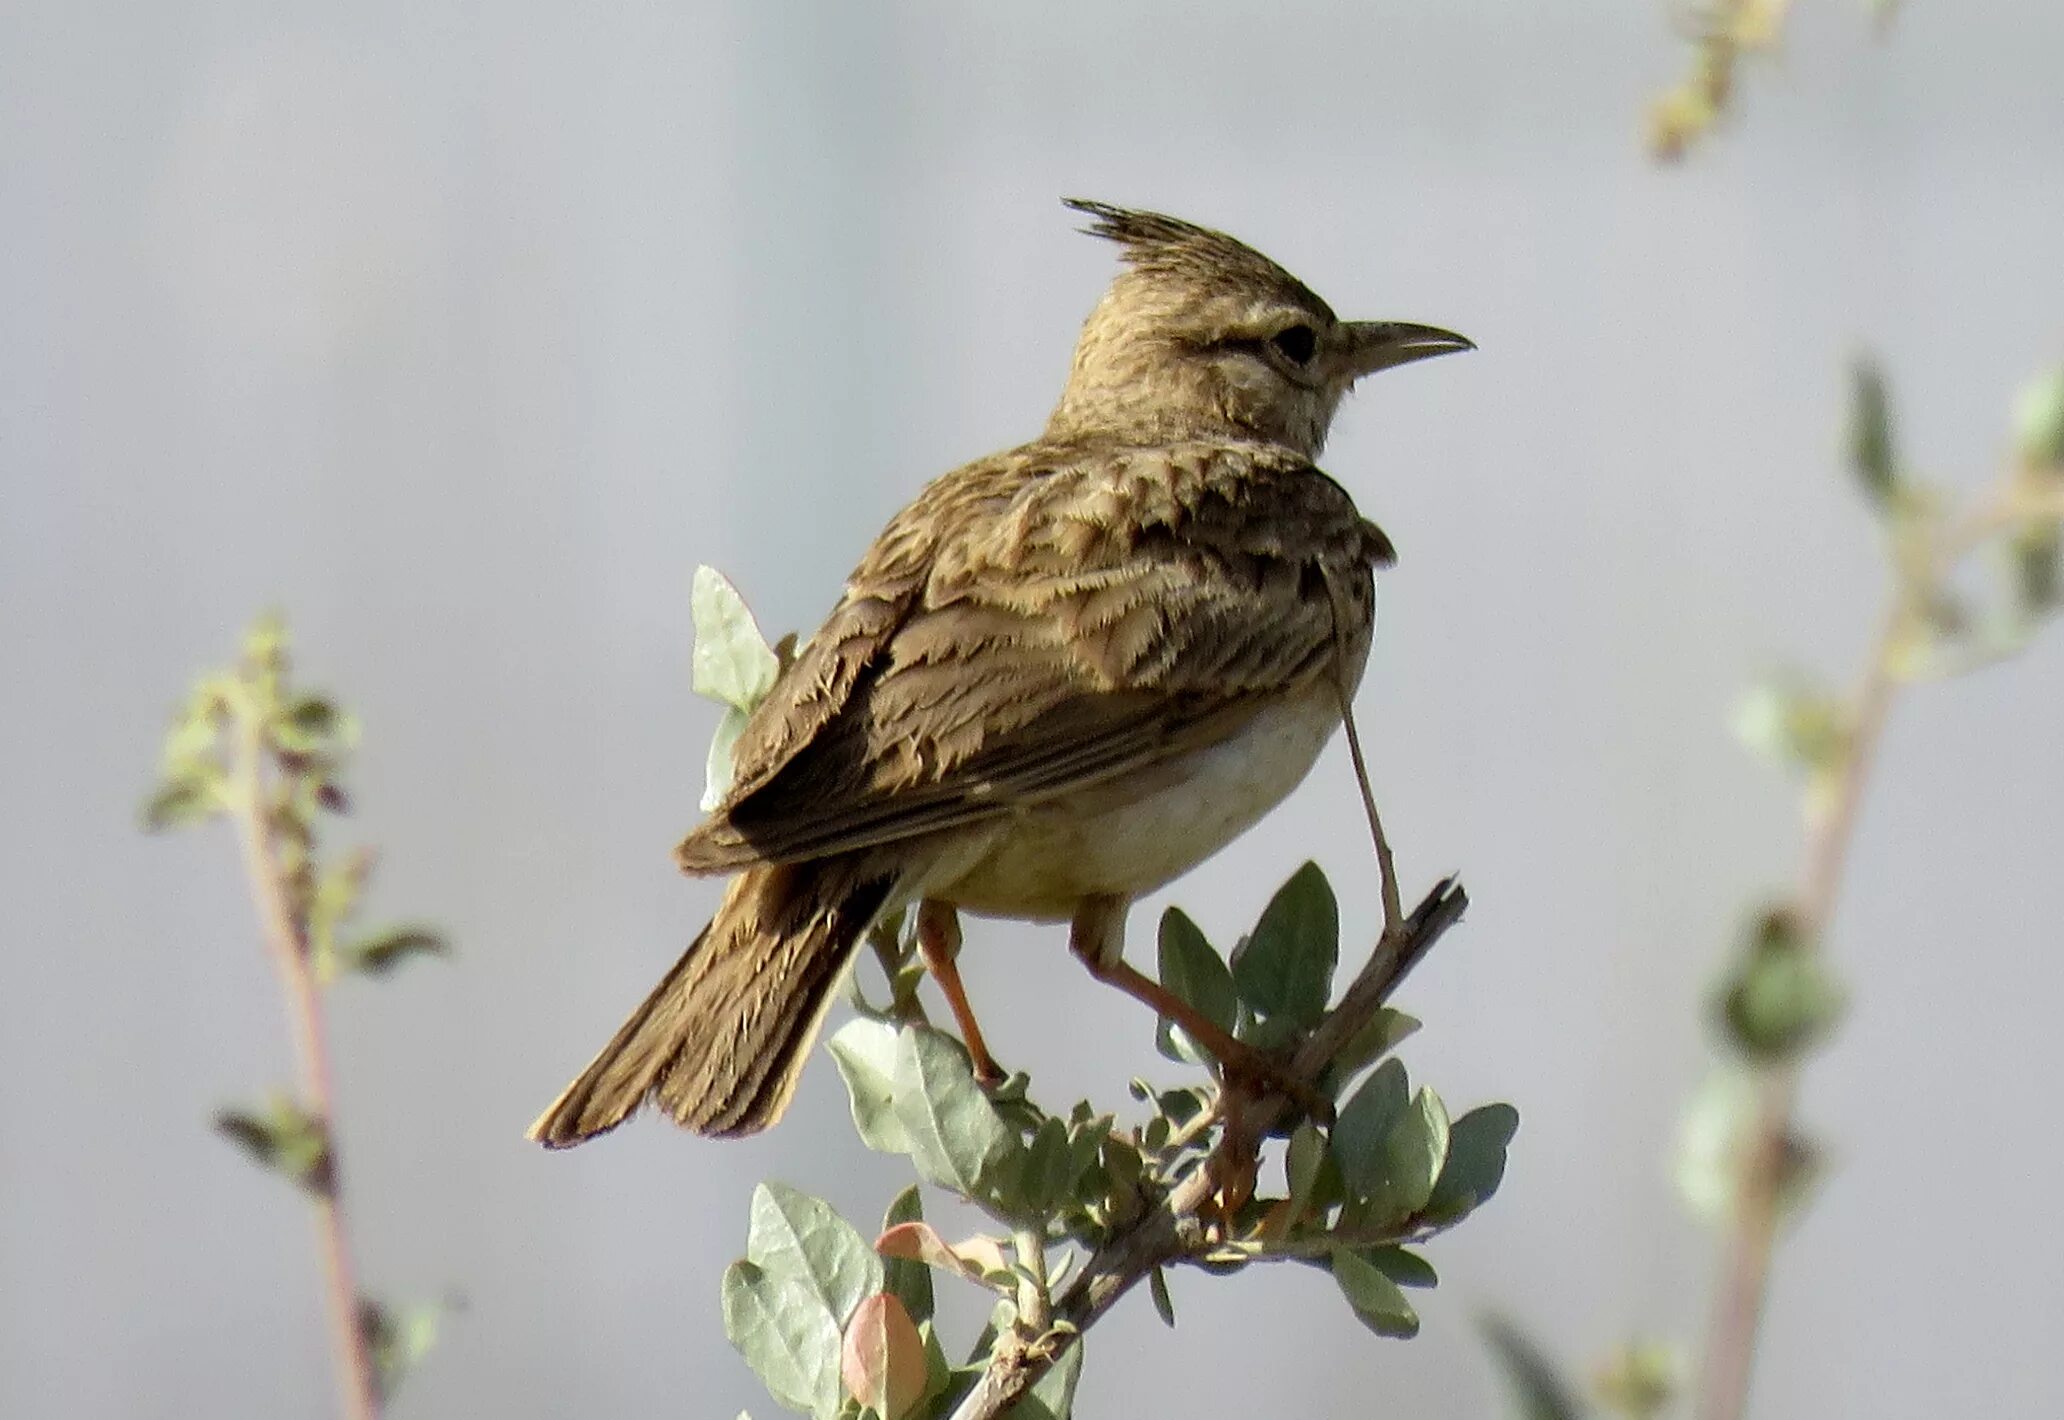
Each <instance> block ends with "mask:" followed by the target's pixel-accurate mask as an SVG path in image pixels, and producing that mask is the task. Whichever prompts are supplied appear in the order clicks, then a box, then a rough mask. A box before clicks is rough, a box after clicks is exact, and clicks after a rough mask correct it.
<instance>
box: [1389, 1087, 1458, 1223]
mask: <svg viewBox="0 0 2064 1420" xmlns="http://www.w3.org/2000/svg"><path fill="white" fill-rule="evenodd" d="M1448 1135H1449V1129H1448V1111H1447V1108H1446V1107H1445V1106H1444V1105H1442V1104H1441V1101H1440V1096H1439V1095H1436V1094H1435V1093H1434V1092H1433V1091H1432V1090H1429V1089H1425V1088H1423V1087H1422V1088H1421V1089H1420V1091H1419V1093H1418V1095H1417V1096H1416V1097H1415V1098H1414V1099H1413V1101H1412V1104H1411V1107H1410V1108H1409V1109H1407V1110H1405V1111H1404V1113H1403V1115H1402V1116H1401V1117H1400V1118H1399V1119H1398V1121H1397V1122H1396V1123H1395V1124H1393V1125H1392V1126H1391V1127H1390V1132H1389V1133H1388V1134H1386V1135H1385V1136H1384V1139H1383V1160H1384V1169H1383V1171H1384V1194H1385V1197H1386V1198H1387V1199H1388V1200H1390V1201H1391V1202H1392V1203H1393V1204H1394V1205H1395V1206H1396V1208H1397V1209H1398V1211H1399V1212H1401V1213H1404V1214H1408V1215H1409V1214H1412V1213H1416V1212H1418V1211H1419V1210H1420V1209H1421V1208H1423V1207H1425V1206H1426V1201H1427V1200H1428V1199H1429V1198H1431V1197H1433V1188H1434V1184H1435V1183H1437V1182H1438V1181H1439V1179H1440V1176H1441V1167H1442V1165H1443V1164H1445V1163H1446V1162H1447V1158H1448Z"/></svg>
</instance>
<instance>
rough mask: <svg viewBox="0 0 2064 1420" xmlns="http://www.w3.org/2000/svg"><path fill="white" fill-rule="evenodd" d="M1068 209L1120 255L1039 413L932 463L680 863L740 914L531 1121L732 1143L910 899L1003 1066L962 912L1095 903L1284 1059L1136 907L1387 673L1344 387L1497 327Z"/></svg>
mask: <svg viewBox="0 0 2064 1420" xmlns="http://www.w3.org/2000/svg"><path fill="white" fill-rule="evenodd" d="M1065 205H1066V206H1068V207H1069V208H1071V209H1073V210H1074V211H1076V212H1079V213H1081V214H1083V216H1085V217H1086V218H1087V219H1088V225H1087V226H1086V227H1085V228H1084V229H1083V230H1084V231H1085V232H1087V233H1088V234H1090V235H1093V236H1097V237H1102V238H1105V239H1107V240H1109V241H1111V242H1113V243H1115V244H1116V245H1117V247H1118V254H1119V257H1120V259H1121V260H1120V267H1119V271H1118V273H1117V274H1116V276H1115V277H1114V278H1113V279H1112V281H1111V282H1110V284H1109V286H1108V288H1107V289H1106V290H1105V292H1104V294H1103V296H1102V298H1101V299H1100V300H1099V301H1098V302H1097V304H1096V306H1095V307H1094V309H1093V310H1092V311H1091V313H1090V315H1089V317H1088V319H1087V320H1086V321H1085V323H1084V324H1083V327H1082V331H1081V335H1080V338H1079V339H1078V341H1077V343H1076V346H1075V352H1074V357H1073V361H1072V363H1071V366H1070V369H1069V372H1068V377H1067V382H1066V385H1065V387H1064V388H1063V391H1062V394H1061V397H1060V401H1059V403H1058V404H1057V405H1056V406H1055V408H1054V410H1053V414H1052V416H1051V418H1050V419H1049V420H1048V422H1047V425H1046V428H1045V430H1044V431H1043V432H1042V433H1041V434H1040V435H1039V437H1037V438H1036V439H1034V440H1032V441H1031V442H1030V443H1026V444H1023V445H1020V446H1018V447H1016V448H1012V449H1009V450H1006V451H1004V452H1001V453H997V454H994V455H992V456H990V457H987V458H982V459H978V460H976V461H975V462H973V463H969V464H967V465H964V466H963V467H960V468H957V469H955V470H953V471H952V472H949V473H947V474H944V475H943V476H941V477H939V478H937V479H935V480H934V481H932V482H931V483H930V484H928V485H926V486H925V487H924V488H923V489H922V490H921V491H920V492H919V493H918V494H917V496H916V497H915V498H914V499H913V500H912V501H911V502H910V503H909V504H908V505H907V506H906V507H904V508H903V510H902V511H901V512H899V513H897V514H896V516H895V517H894V518H893V519H891V520H890V522H889V524H888V525H887V527H886V528H884V529H883V531H882V532H881V534H880V535H879V536H878V537H877V538H876V539H875V541H874V543H873V545H872V546H870V547H869V548H868V549H867V551H866V553H865V555H864V556H863V557H862V558H861V559H860V562H859V565H858V566H857V567H856V568H855V569H854V570H853V573H852V575H851V576H850V577H849V578H848V579H847V581H846V585H845V589H844V591H843V592H842V593H841V595H840V596H839V598H838V601H837V604H836V605H835V606H834V607H833V608H832V610H831V613H830V615H829V616H828V617H827V618H826V620H825V622H824V624H823V625H822V627H820V628H819V629H818V631H817V632H816V633H815V634H814V635H813V636H811V637H810V638H809V639H808V640H807V641H806V642H804V643H803V644H802V645H801V646H800V647H799V648H797V649H796V650H795V651H794V652H793V654H792V656H791V657H790V658H789V659H788V660H787V661H786V664H785V666H784V668H783V670H782V671H781V673H780V675H779V676H778V678H777V679H776V681H775V684H774V687H773V689H772V690H771V692H770V693H769V694H768V695H767V697H766V698H765V700H764V701H762V702H761V703H760V704H759V706H758V707H757V708H756V709H755V710H754V711H753V712H752V714H751V715H750V717H749V718H748V720H747V722H746V724H745V727H744V729H743V731H742V733H740V735H739V736H738V739H737V741H736V743H735V745H734V747H733V751H732V753H733V764H732V772H733V780H732V784H731V787H730V789H729V792H728V793H727V794H726V796H725V797H724V798H723V800H722V801H721V802H720V803H719V804H718V805H717V806H716V807H715V809H714V810H712V811H711V812H710V813H709V815H708V816H707V817H706V818H705V819H704V821H703V822H702V823H701V824H700V825H699V826H697V827H696V828H695V829H694V830H693V831H692V832H690V833H689V834H688V836H687V837H686V838H685V839H684V840H683V841H682V842H681V844H680V845H679V847H678V848H677V849H676V850H675V855H674V856H675V859H676V862H677V863H678V865H679V867H680V868H681V869H682V870H683V871H685V872H686V873H689V874H692V875H728V876H729V879H730V881H729V884H728V887H727V888H726V890H725V892H724V896H723V899H722V902H721V905H720V906H719V907H718V909H717V911H716V914H715V916H714V917H713V918H712V920H711V921H710V923H709V925H708V926H706V927H705V928H704V929H703V931H702V932H701V934H700V935H698V936H697V937H696V938H695V940H694V942H693V944H692V945H690V946H689V948H688V950H687V951H686V953H685V954H684V955H683V956H682V957H681V959H680V960H679V961H678V962H677V963H676V964H675V965H674V967H673V968H672V970H670V971H669V972H667V974H666V975H665V977H664V978H662V979H661V981H660V982H659V984H658V986H657V987H655V988H654V989H653V991H652V993H651V994H650V995H649V996H647V997H646V998H645V1000H644V1002H643V1003H642V1004H641V1005H640V1006H639V1007H638V1008H637V1010H635V1011H634V1012H632V1014H631V1016H630V1018H629V1019H628V1020H626V1021H625V1022H624V1024H623V1026H622V1027H621V1028H620V1029H619V1030H618V1031H617V1033H616V1034H615V1036H614V1037H613V1038H612V1039H611V1040H610V1041H609V1043H608V1044H607V1045H605V1046H604V1047H603V1048H602V1051H601V1053H600V1054H598V1055H597V1056H596V1057H595V1059H594V1061H593V1062H592V1063H591V1064H590V1065H589V1066H588V1067H587V1068H586V1069H585V1070H584V1071H582V1072H581V1074H580V1075H579V1076H578V1077H577V1078H576V1079H575V1080H574V1081H573V1083H572V1084H570V1085H568V1086H567V1087H566V1089H565V1091H564V1092H563V1093H561V1094H560V1096H559V1097H558V1099H557V1100H555V1101H554V1102H553V1103H552V1105H551V1106H550V1108H548V1109H547V1110H546V1111H545V1112H544V1113H543V1114H542V1115H541V1116H540V1117H539V1118H538V1120H537V1121H536V1123H534V1124H533V1125H532V1126H531V1128H530V1131H529V1133H530V1137H531V1138H532V1139H534V1140H536V1141H538V1142H540V1143H542V1144H544V1145H546V1146H548V1147H551V1148H564V1147H568V1146H571V1145H574V1144H578V1143H581V1142H583V1141H585V1140H587V1139H590V1138H593V1137H594V1136H596V1135H598V1134H601V1133H603V1132H605V1131H608V1130H610V1129H613V1128H615V1127H616V1126H617V1125H619V1124H621V1123H622V1122H623V1121H624V1120H625V1119H627V1118H629V1117H630V1116H631V1115H632V1114H633V1113H635V1112H636V1111H637V1110H638V1109H639V1108H640V1107H641V1106H643V1105H646V1104H648V1103H650V1104H651V1105H653V1106H655V1107H657V1108H658V1109H660V1110H662V1111H664V1112H665V1113H666V1114H668V1115H670V1116H671V1117H672V1118H673V1119H674V1120H675V1121H676V1122H677V1123H679V1124H681V1125H683V1126H685V1127H686V1128H688V1129H690V1130H693V1131H695V1132H697V1133H699V1134H703V1135H708V1136H718V1137H730V1136H739V1135H747V1134H752V1133H755V1132H757V1131H759V1130H762V1129H764V1128H766V1127H767V1126H769V1125H771V1124H773V1123H774V1122H775V1121H776V1120H778V1119H779V1118H780V1116H781V1114H782V1112H783V1111H784V1110H785V1109H786V1107H787V1105H788V1102H789V1100H790V1098H791V1096H792V1095H793V1093H794V1091H795V1088H796V1083H797V1080H798V1078H799V1076H800V1075H801V1073H802V1068H803V1065H804V1063H805V1061H806V1060H807V1057H808V1054H809V1050H810V1047H811V1044H812V1042H813V1041H814V1039H815V1037H816V1036H817V1034H818V1031H819V1029H820V1028H821V1026H822V1023H823V1020H824V1017H825V1014H826V1012H827V1010H828V1009H829V1006H830V1003H831V1001H832V999H833V997H834V995H835V994H836V991H837V986H838V983H839V982H840V981H841V979H842V978H843V977H844V975H845V973H846V971H847V969H848V967H849V966H850V964H851V963H852V961H853V958H854V956H855V954H856V952H857V950H858V948H859V945H860V943H861V942H862V940H863V939H864V937H865V934H866V933H867V932H868V930H869V928H870V927H871V926H872V925H873V924H874V923H876V922H877V921H878V920H880V919H881V918H882V917H883V916H884V915H886V914H889V913H892V912H896V911H898V910H910V911H913V912H914V917H915V924H916V934H915V935H916V938H917V945H918V949H919V953H920V956H921V958H922V959H923V961H924V963H925V965H926V967H927V968H928V969H929V971H930V973H931V974H932V976H933V977H934V978H935V979H936V980H937V982H938V984H939V986H940V988H941V990H942V993H943V994H944V996H945V997H946V999H947V1003H948V1005H949V1006H950V1007H951V1009H952V1012H953V1016H954V1019H955V1021H956V1023H957V1024H958V1025H959V1027H960V1030H961V1035H962V1038H963V1040H964V1042H965V1044H966V1045H967V1048H968V1052H969V1056H970V1058H971V1061H972V1064H973V1067H974V1069H975V1070H976V1072H977V1074H978V1075H979V1076H980V1077H981V1078H983V1079H985V1080H992V1081H993V1080H995V1079H998V1078H1000V1077H1001V1075H1000V1071H999V1069H998V1067H997V1066H996V1064H995V1061H994V1057H993V1056H992V1055H991V1054H990V1052H989V1049H988V1046H987V1043H986V1040H985V1038H984V1037H983V1035H982V1033H981V1029H980V1025H979V1022H978V1021H977V1020H976V1018H975V1015H974V1012H973V1010H972V1007H971V1006H970V1005H969V1003H968V1001H967V996H966V992H965V990H964V988H963V986H962V984H961V981H960V977H959V973H958V970H957V967H956V965H955V960H956V956H957V954H958V951H959V949H960V942H961V928H960V915H961V914H962V913H967V914H971V915H975V916H983V917H1003V918H1013V919H1022V920H1029V921H1034V922H1066V923H1068V925H1069V937H1068V941H1069V947H1070V949H1071V951H1072V952H1073V953H1074V954H1075V955H1076V956H1077V957H1078V958H1080V959H1081V960H1082V962H1083V963H1084V964H1085V965H1086V966H1087V967H1088V968H1089V971H1090V973H1091V974H1092V975H1093V976H1095V977H1096V978H1097V979H1099V980H1102V981H1104V982H1107V983H1109V984H1111V985H1114V986H1116V987H1118V988H1119V989H1121V990H1123V991H1125V992H1127V993H1128V994H1131V995H1133V996H1135V997H1138V998H1139V999H1141V1000H1142V1001H1145V1002H1146V1003H1147V1004H1149V1005H1150V1006H1152V1007H1153V1008H1154V1009H1155V1010H1156V1011H1158V1012H1160V1013H1161V1014H1162V1015H1164V1016H1167V1017H1168V1018H1170V1019H1171V1020H1174V1021H1176V1022H1177V1023H1178V1024H1181V1025H1182V1026H1184V1028H1185V1029H1186V1030H1188V1031H1189V1032H1190V1034H1191V1035H1192V1037H1193V1038H1194V1039H1195V1040H1196V1041H1197V1042H1198V1043H1199V1044H1201V1045H1203V1046H1204V1047H1205V1048H1206V1049H1207V1050H1209V1051H1210V1052H1211V1053H1212V1054H1213V1055H1214V1056H1216V1057H1217V1058H1218V1060H1219V1062H1220V1064H1221V1066H1222V1067H1223V1068H1225V1069H1227V1070H1233V1069H1235V1068H1241V1069H1249V1070H1259V1071H1263V1072H1266V1071H1267V1070H1268V1069H1269V1068H1270V1062H1269V1061H1267V1060H1266V1059H1259V1058H1257V1054H1258V1053H1257V1052H1256V1051H1254V1049H1253V1047H1251V1046H1248V1045H1245V1044H1243V1043H1242V1042H1239V1041H1236V1040H1233V1039H1232V1038H1231V1037H1230V1036H1229V1035H1228V1033H1227V1032H1226V1031H1224V1030H1222V1029H1220V1028H1219V1027H1217V1026H1216V1025H1215V1024H1213V1023H1212V1022H1211V1020H1209V1019H1208V1018H1207V1017H1204V1016H1203V1015H1202V1014H1201V1013H1200V1012H1197V1011H1195V1010H1193V1009H1191V1008H1190V1007H1188V1006H1187V1005H1186V1003H1184V1002H1183V1001H1182V1000H1181V999H1180V998H1179V997H1176V996H1175V995H1174V993H1172V992H1170V991H1167V990H1165V989H1163V988H1162V987H1161V986H1160V985H1159V984H1158V983H1156V982H1155V981H1154V980H1153V979H1152V978H1151V977H1148V976H1147V975H1145V974H1144V973H1142V972H1140V971H1138V970H1137V969H1135V968H1133V967H1132V966H1130V965H1128V964H1127V963H1126V961H1125V959H1124V930H1125V919H1126V914H1127V908H1128V906H1129V904H1130V903H1131V902H1132V901H1133V900H1134V899H1136V898H1138V897H1140V896H1141V895H1143V894H1145V893H1148V892H1151V891H1153V890H1154V889H1156V888H1158V887H1160V886H1162V885H1163V884H1165V883H1168V882H1170V881H1172V880H1174V879H1175V878H1177V877H1179V876H1180V875H1182V874H1183V873H1185V872H1187V871H1189V870H1190V869H1191V868H1193V867H1195V866H1196V865H1197V864H1199V863H1201V862H1202V861H1204V860H1205V859H1207V858H1209V857H1211V856H1212V855H1213V854H1215V853H1216V852H1218V851H1219V850H1220V849H1221V848H1223V847H1224V846H1226V845H1227V844H1228V843H1229V842H1231V841H1232V840H1233V839H1234V838H1236V837H1237V836H1239V835H1240V834H1241V833H1242V832H1244V831H1245V830H1246V829H1248V828H1249V827H1251V826H1252V825H1253V824H1254V823H1255V822H1257V821H1258V820H1259V819H1260V818H1261V817H1262V816H1263V815H1265V814H1266V813H1267V812H1268V811H1269V810H1270V809H1271V808H1273V807H1274V806H1275V805H1276V804H1277V803H1278V802H1280V801H1281V800H1282V799H1283V798H1284V797H1285V796H1286V795H1287V794H1288V793H1289V792H1290V791H1291V790H1292V789H1293V788H1295V787H1296V786H1297V784H1298V783H1299V782H1300V781H1302V780H1303V779H1304V777H1305V775H1306V774H1307V772H1308V771H1309V770H1310V769H1311V767H1312V764H1313V762H1314V761H1315V760H1316V759H1317V757H1318V755H1319V752H1320V751H1321V749H1322V748H1323V747H1324V746H1325V745H1326V743H1327V742H1328V741H1329V740H1330V739H1331V737H1332V735H1333V734H1334V732H1335V731H1336V730H1337V729H1338V727H1339V726H1340V724H1341V722H1342V718H1343V716H1344V714H1345V712H1346V704H1347V700H1346V697H1347V696H1349V695H1351V693H1352V691H1353V689H1354V687H1355V686H1356V685H1357V684H1359V682H1360V679H1361V676H1362V672H1363V668H1364V666H1365V664H1366V662H1367V658H1368V653H1369V647H1370V642H1371V639H1372V636H1373V629H1374V620H1375V573H1376V570H1377V569H1378V568H1381V567H1386V566H1388V565H1390V564H1391V563H1392V561H1393V560H1394V557H1395V554H1394V551H1393V549H1392V546H1391V542H1390V539H1389V538H1388V537H1386V536H1385V534H1384V533H1383V531H1382V530H1381V529H1380V528H1378V527H1377V526H1376V524H1375V523H1373V522H1371V521H1369V520H1368V519H1366V518H1364V517H1363V516H1362V515H1361V513H1360V512H1359V511H1358V510H1357V508H1356V506H1355V503H1354V500H1353V499H1352V498H1351V497H1350V496H1349V494H1348V493H1347V491H1346V490H1345V489H1344V488H1342V487H1341V485H1340V484H1338V483H1336V482H1335V481H1334V480H1333V479H1332V478H1330V477H1329V476H1328V475H1327V474H1325V473H1323V472H1321V471H1320V469H1319V468H1318V466H1317V464H1316V462H1315V461H1316V460H1317V458H1318V457H1319V455H1320V452H1321V450H1322V449H1323V448H1324V446H1325V442H1326V436H1327V433H1328V430H1329V429H1330V427H1331V425H1332V422H1333V418H1334V414H1335V412H1336V410H1337V409H1338V408H1339V406H1340V404H1341V401H1342V399H1343V398H1344V397H1345V396H1346V394H1347V393H1348V391H1349V390H1350V389H1351V388H1352V387H1353V386H1354V385H1355V383H1356V382H1357V381H1358V380H1360V379H1362V378H1363V377H1365V376H1367V375H1370V374H1373V373H1375V372H1377V371H1380V370H1386V369H1391V368H1393V367H1396V366H1400V365H1404V364H1408V363H1411V362H1414V361H1418V360H1423V359H1426V358H1429V357H1432V356H1438V355H1445V354H1449V353H1451V352H1456V351H1464V350H1471V349H1474V348H1475V347H1474V345H1473V344H1472V342H1470V341H1469V340H1467V339H1466V338H1464V337H1463V336H1460V335H1457V334H1455V333H1454V332H1452V331H1448V330H1443V329H1441V328H1439V327H1437V326H1429V325H1420V324H1414V323H1410V322H1403V321H1353V320H1342V319H1340V318H1339V317H1337V316H1336V315H1335V314H1334V312H1333V309H1332V308H1331V307H1330V306H1328V305H1327V304H1326V302H1325V301H1323V300H1321V299H1320V298H1319V296H1318V295H1317V294H1316V293H1314V292H1313V291H1312V290H1311V289H1310V288H1309V287H1307V286H1306V285H1305V284H1304V283H1303V282H1301V281H1299V280H1298V279H1297V278H1296V277H1294V276H1292V275H1291V274H1290V273H1289V272H1288V271H1286V270H1284V269H1283V267H1281V266H1279V265H1278V264H1277V263H1276V262H1274V261H1272V260H1271V259H1270V258H1268V257H1266V256H1264V255H1262V254H1261V253H1260V252H1259V251H1257V250H1255V249H1254V248H1253V247H1251V246H1248V245H1247V244H1246V243H1244V242H1241V241H1239V240H1237V239H1235V238H1233V237H1230V236H1228V235H1226V234H1225V233H1223V232H1220V231H1216V230H1213V229H1211V228H1208V227H1204V226H1200V225H1198V224H1195V223H1192V222H1188V221H1184V220H1182V219H1179V218H1176V217H1171V216H1166V215H1163V214H1160V213H1157V212H1149V211H1143V210H1136V209H1130V208H1125V207H1118V206H1113V205H1110V204H1107V203H1103V202H1093V201H1088V200H1084V199H1068V200H1067V201H1066V204H1065Z"/></svg>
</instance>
